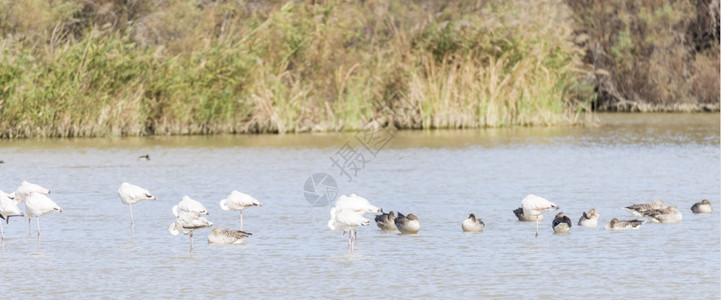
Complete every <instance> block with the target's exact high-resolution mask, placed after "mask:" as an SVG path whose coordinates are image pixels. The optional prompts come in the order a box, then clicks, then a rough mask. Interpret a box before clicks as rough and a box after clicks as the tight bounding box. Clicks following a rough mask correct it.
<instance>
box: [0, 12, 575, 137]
mask: <svg viewBox="0 0 721 300" xmlns="http://www.w3.org/2000/svg"><path fill="white" fill-rule="evenodd" d="M48 2H53V1H42V0H29V1H21V2H15V1H5V2H4V3H2V2H0V3H2V7H3V8H4V9H3V10H2V11H3V12H4V15H3V17H2V23H0V30H2V32H3V40H2V41H1V42H0V55H1V56H0V87H1V93H0V114H1V116H0V135H2V136H4V137H28V136H105V135H145V134H199V133H221V132H231V133H246V132H251V133H254V132H304V131H311V130H317V131H328V130H353V129H358V128H359V127H360V126H362V124H364V123H366V122H368V121H369V120H370V119H371V118H377V119H381V120H384V121H385V122H387V123H388V124H389V125H393V126H396V127H398V128H475V127H483V126H494V127H495V126H512V125H551V124H566V123H574V122H577V118H578V116H579V115H578V114H577V113H576V111H575V110H573V109H574V108H573V106H572V105H570V103H569V101H571V100H570V99H571V98H569V97H568V91H569V90H572V89H575V88H577V83H576V82H577V81H576V80H574V76H577V72H576V71H574V69H573V67H574V66H576V65H577V64H578V59H579V55H578V48H577V47H576V46H575V45H574V44H573V43H572V38H571V33H572V30H571V27H570V24H571V21H572V20H571V16H570V10H569V9H568V8H567V7H566V6H565V5H564V4H563V3H562V2H560V1H549V2H545V3H544V4H542V5H539V6H538V7H531V6H529V5H527V3H526V2H525V1H510V2H509V1H487V2H486V3H484V4H482V5H478V4H476V3H455V4H447V5H443V6H438V4H435V3H434V2H433V1H427V2H424V1H421V2H417V1H365V2H356V1H353V2H345V1H328V2H323V3H322V4H313V3H311V2H288V3H282V2H278V3H264V4H263V5H258V4H256V3H254V2H248V3H245V2H242V1H238V2H236V1H227V2H211V1H195V2H187V1H172V0H166V1H148V2H143V1H138V2H132V3H134V4H133V5H135V6H130V5H124V4H118V3H120V1H118V2H113V1H110V2H104V3H100V2H98V3H88V2H81V1H62V3H63V5H55V4H57V3H54V2H53V4H54V5H49V4H48ZM55 2H57V1H55ZM38 14H39V15H38ZM30 16H34V17H30ZM33 19H34V21H33V22H29V21H28V20H33Z"/></svg>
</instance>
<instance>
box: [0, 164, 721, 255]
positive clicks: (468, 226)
mask: <svg viewBox="0 0 721 300" xmlns="http://www.w3.org/2000/svg"><path fill="white" fill-rule="evenodd" d="M139 159H141V160H149V159H150V157H149V156H147V155H145V156H141V157H140V158H139ZM48 194H50V190H48V189H46V188H43V187H42V186H40V185H37V184H33V183H29V182H27V181H23V182H22V183H20V186H19V187H18V188H17V190H15V191H14V192H12V193H9V194H8V193H5V192H3V191H0V218H1V219H3V220H5V222H6V223H9V221H10V217H23V216H27V218H28V235H30V234H31V232H32V222H31V220H32V217H35V221H36V223H37V236H38V239H40V220H39V217H40V216H43V215H46V214H48V213H51V212H54V211H56V212H62V211H63V209H62V208H60V206H58V205H57V204H56V203H55V202H54V201H53V200H52V199H50V198H49V197H48V196H47V195H48ZM118 197H119V198H120V201H121V202H122V203H123V204H127V205H128V206H129V207H130V227H131V228H134V226H135V224H134V222H133V205H134V204H137V203H138V202H140V201H142V200H157V197H156V196H154V195H153V194H151V193H150V191H148V190H146V189H144V188H142V187H139V186H137V185H133V184H130V183H127V182H124V183H122V184H121V185H120V188H119V189H118ZM21 203H25V212H23V211H22V210H20V208H19V207H18V205H19V204H21ZM219 205H220V208H221V209H222V210H224V211H230V210H233V211H238V212H239V213H240V230H232V229H226V228H223V227H219V226H218V227H216V228H214V229H213V230H212V231H211V232H210V234H209V236H208V243H209V244H240V243H242V242H243V241H244V240H245V239H246V238H248V237H249V236H251V235H252V234H251V233H248V232H245V231H243V210H245V209H246V208H249V207H253V206H263V204H262V203H260V202H259V201H258V200H256V199H255V198H253V197H252V196H250V195H247V194H244V193H241V192H238V191H232V192H231V193H230V195H228V197H226V198H225V199H222V200H220V203H219ZM558 209H559V207H558V206H557V205H556V204H554V203H552V202H550V201H548V200H546V199H544V198H542V197H539V196H535V195H528V196H526V197H525V198H524V199H523V200H522V201H521V207H519V208H517V209H516V210H514V211H513V213H514V214H515V215H516V217H517V218H518V220H519V221H522V222H535V223H536V238H538V230H539V228H538V227H539V223H540V222H541V221H542V220H543V214H544V213H546V212H549V211H554V210H558ZM625 209H626V210H627V211H629V212H631V213H632V214H633V215H635V216H638V217H646V218H648V219H649V220H650V221H651V222H655V223H679V222H681V219H682V214H681V212H680V211H679V210H678V208H677V207H676V206H668V207H666V204H665V203H663V201H661V200H655V201H653V202H651V203H648V204H633V205H631V206H627V207H625ZM171 211H172V213H173V215H174V216H175V221H174V222H173V223H172V224H170V226H169V227H168V231H169V232H170V234H172V235H179V234H180V233H183V234H186V235H188V236H189V237H190V251H193V232H194V231H195V230H198V229H202V228H209V227H212V226H213V223H212V222H210V221H209V220H208V219H207V218H206V217H205V216H207V215H209V213H208V210H207V209H206V208H205V206H203V204H201V203H200V202H198V201H196V200H193V199H191V198H190V197H188V196H183V198H182V200H181V201H180V202H179V203H178V204H177V205H175V206H173V208H172V209H171ZM691 211H692V212H693V213H695V214H710V213H712V211H713V210H712V208H711V202H710V201H708V200H706V199H704V200H702V201H701V202H698V203H696V204H694V205H693V206H692V207H691ZM372 213H381V214H380V215H376V216H375V222H376V225H377V226H378V228H380V230H382V231H386V232H395V231H398V232H400V233H401V234H416V233H418V232H419V231H420V229H421V225H420V220H419V219H418V217H417V216H416V215H414V214H412V213H411V214H408V215H404V214H402V213H400V212H398V213H397V215H396V213H394V212H393V211H390V212H388V213H385V212H383V210H382V209H381V208H379V207H377V206H375V205H373V204H371V203H370V202H369V201H368V200H367V199H365V198H363V197H361V196H358V195H356V194H350V195H348V196H347V195H341V196H340V197H339V198H338V199H337V200H336V202H335V204H334V206H333V207H332V208H331V210H330V220H328V228H329V229H330V230H339V231H343V234H346V233H347V234H348V251H349V252H352V251H353V248H354V245H355V240H356V237H357V233H356V228H357V227H358V226H366V225H369V224H370V220H369V219H366V218H365V217H364V215H365V214H372ZM598 218H599V214H598V212H597V211H596V209H591V210H589V211H588V212H583V214H582V215H581V218H580V219H579V220H578V225H579V226H584V227H593V228H595V227H597V226H598ZM645 222H646V221H645V220H641V219H632V220H619V219H617V218H613V219H612V220H611V221H610V223H609V224H607V225H606V226H605V229H607V230H627V229H639V228H640V227H641V225H643V224H644V223H645ZM571 226H572V222H571V219H570V218H569V217H568V216H566V215H565V214H564V213H563V212H559V213H557V214H556V216H555V218H554V220H553V222H552V227H553V231H554V232H555V233H568V232H569V231H570V229H571ZM484 227H485V224H484V223H483V221H482V220H481V219H480V218H477V217H476V216H475V215H474V214H470V215H469V216H468V218H467V219H465V220H463V221H462V222H461V228H462V230H463V231H464V232H471V233H472V232H481V231H483V228H484ZM0 235H2V239H3V240H4V239H5V233H4V231H3V228H2V222H0Z"/></svg>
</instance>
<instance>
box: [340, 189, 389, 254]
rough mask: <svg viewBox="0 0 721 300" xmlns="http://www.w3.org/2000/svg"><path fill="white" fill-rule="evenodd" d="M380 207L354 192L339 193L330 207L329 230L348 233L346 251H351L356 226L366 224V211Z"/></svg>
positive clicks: (367, 221) (372, 211) (378, 210)
mask: <svg viewBox="0 0 721 300" xmlns="http://www.w3.org/2000/svg"><path fill="white" fill-rule="evenodd" d="M380 211H381V209H380V208H378V207H377V206H374V205H372V204H370V202H368V200H366V199H365V198H363V197H361V196H358V195H356V194H351V195H350V196H346V195H341V196H340V197H338V200H337V201H336V202H335V206H333V207H332V208H331V209H330V220H328V228H329V229H330V230H342V231H343V234H345V233H346V232H347V233H348V252H353V247H354V245H355V239H356V237H357V235H356V227H358V226H366V225H368V224H369V223H370V220H369V219H366V218H364V217H363V215H364V214H366V213H376V212H380Z"/></svg>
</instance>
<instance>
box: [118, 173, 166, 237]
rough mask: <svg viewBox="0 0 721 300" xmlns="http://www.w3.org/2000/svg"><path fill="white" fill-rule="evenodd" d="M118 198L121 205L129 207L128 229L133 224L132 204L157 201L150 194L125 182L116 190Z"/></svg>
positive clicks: (133, 225)
mask: <svg viewBox="0 0 721 300" xmlns="http://www.w3.org/2000/svg"><path fill="white" fill-rule="evenodd" d="M118 197H120V201H121V202H123V204H127V205H129V206H130V228H134V227H135V224H134V222H133V204H135V203H138V202H139V201H140V200H157V199H158V197H156V196H153V195H152V194H150V192H149V191H148V190H146V189H144V188H141V187H139V186H137V185H133V184H130V183H127V182H123V184H121V185H120V188H119V189H118Z"/></svg>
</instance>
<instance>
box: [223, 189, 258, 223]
mask: <svg viewBox="0 0 721 300" xmlns="http://www.w3.org/2000/svg"><path fill="white" fill-rule="evenodd" d="M253 206H263V203H260V202H258V200H256V199H255V198H253V197H252V196H250V195H248V194H244V193H241V192H238V191H232V192H231V193H230V195H229V196H228V198H225V199H223V200H220V208H221V209H223V210H226V211H228V210H235V211H239V212H240V230H241V231H242V230H243V210H244V209H246V208H248V207H253Z"/></svg>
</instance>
